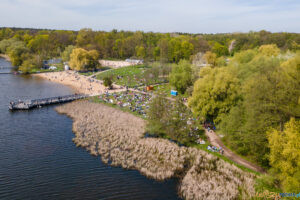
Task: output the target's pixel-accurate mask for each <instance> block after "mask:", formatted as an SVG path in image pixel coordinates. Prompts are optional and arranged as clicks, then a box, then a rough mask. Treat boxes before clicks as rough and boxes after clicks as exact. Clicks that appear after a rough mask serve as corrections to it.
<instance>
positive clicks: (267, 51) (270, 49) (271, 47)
mask: <svg viewBox="0 0 300 200" xmlns="http://www.w3.org/2000/svg"><path fill="white" fill-rule="evenodd" d="M258 51H259V52H260V53H261V54H263V55H266V56H277V55H278V54H279V53H280V49H279V48H278V47H277V46H276V44H268V45H262V46H260V47H259V49H258Z"/></svg>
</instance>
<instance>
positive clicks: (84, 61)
mask: <svg viewBox="0 0 300 200" xmlns="http://www.w3.org/2000/svg"><path fill="white" fill-rule="evenodd" d="M98 57H99V54H98V52H97V51H96V50H91V51H87V50H85V49H82V48H76V49H73V51H72V53H71V55H70V62H69V64H70V67H71V69H73V70H76V71H84V70H92V69H96V68H97V66H98V65H99V62H98Z"/></svg>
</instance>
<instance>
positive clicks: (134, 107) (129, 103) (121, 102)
mask: <svg viewBox="0 0 300 200" xmlns="http://www.w3.org/2000/svg"><path fill="white" fill-rule="evenodd" d="M150 97H151V96H150V95H145V94H140V93H136V92H131V91H130V92H129V91H127V92H121V93H112V94H109V93H105V94H103V95H100V96H99V99H100V100H101V101H103V102H105V103H110V104H115V105H118V106H119V107H127V108H128V109H129V110H130V111H132V112H137V113H138V114H140V115H143V116H144V117H146V109H148V108H149V106H148V102H149V100H150Z"/></svg>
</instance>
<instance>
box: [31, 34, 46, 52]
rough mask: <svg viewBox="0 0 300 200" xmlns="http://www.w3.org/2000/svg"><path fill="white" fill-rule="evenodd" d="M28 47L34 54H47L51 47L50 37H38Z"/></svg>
mask: <svg viewBox="0 0 300 200" xmlns="http://www.w3.org/2000/svg"><path fill="white" fill-rule="evenodd" d="M27 46H28V48H30V49H31V50H32V51H33V52H36V53H38V54H46V52H47V50H48V49H49V46H50V40H49V35H37V36H35V37H34V38H33V39H31V40H30V41H29V42H28V44H27Z"/></svg>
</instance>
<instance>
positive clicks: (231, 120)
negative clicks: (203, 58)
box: [189, 46, 300, 167]
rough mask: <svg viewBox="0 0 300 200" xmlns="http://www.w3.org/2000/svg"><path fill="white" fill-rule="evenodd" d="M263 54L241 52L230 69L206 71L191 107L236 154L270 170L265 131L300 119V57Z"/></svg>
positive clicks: (192, 98) (193, 97)
mask: <svg viewBox="0 0 300 200" xmlns="http://www.w3.org/2000/svg"><path fill="white" fill-rule="evenodd" d="M264 48H265V49H264ZM273 48H274V46H272V48H271V50H272V49H273ZM266 49H267V52H270V51H269V50H270V49H269V48H266V47H263V48H261V49H260V50H259V51H265V50H266ZM259 51H257V50H247V51H244V52H240V53H237V54H235V56H234V57H233V58H232V59H231V61H230V62H229V63H228V65H227V66H225V67H220V68H210V67H204V68H202V69H201V71H200V79H199V80H197V81H196V83H195V85H194V91H193V95H192V97H191V98H190V99H189V106H190V107H191V108H192V110H193V112H195V114H197V115H198V116H200V117H202V119H203V120H205V119H208V120H212V121H214V122H215V123H216V124H217V125H218V127H219V128H220V129H221V132H222V133H223V134H224V135H225V137H224V142H225V143H226V144H227V145H228V146H229V147H231V148H232V149H233V150H234V151H236V152H237V153H239V154H241V155H243V156H246V157H247V158H248V159H250V160H252V161H255V162H257V163H260V164H261V165H262V166H264V167H268V166H269V164H268V153H269V148H268V145H267V143H268V141H267V136H266V131H267V130H268V129H269V128H270V127H277V126H281V127H282V126H283V124H284V123H285V122H287V121H288V120H289V119H290V117H297V116H300V107H299V96H300V82H299V80H300V69H299V63H300V54H299V53H298V54H297V55H296V56H294V57H293V58H291V59H289V60H287V61H285V59H279V58H277V57H275V56H274V55H275V54H274V52H273V51H271V52H273V53H266V52H264V53H261V52H259ZM275 52H277V50H276V51H275Z"/></svg>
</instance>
